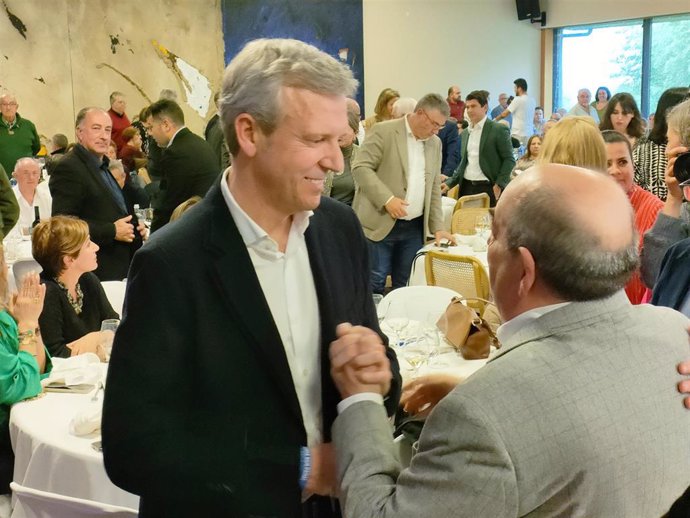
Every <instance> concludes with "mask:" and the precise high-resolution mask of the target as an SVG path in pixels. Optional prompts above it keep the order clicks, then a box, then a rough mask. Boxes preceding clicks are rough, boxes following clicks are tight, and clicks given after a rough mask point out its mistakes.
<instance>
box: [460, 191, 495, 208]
mask: <svg viewBox="0 0 690 518" xmlns="http://www.w3.org/2000/svg"><path fill="white" fill-rule="evenodd" d="M489 205H491V199H490V198H489V195H488V194H486V193H485V192H480V193H479V194H469V195H467V196H460V198H458V201H456V202H455V208H454V209H453V212H455V211H456V210H460V209H488V208H489Z"/></svg>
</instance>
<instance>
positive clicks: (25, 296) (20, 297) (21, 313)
mask: <svg viewBox="0 0 690 518" xmlns="http://www.w3.org/2000/svg"><path fill="white" fill-rule="evenodd" d="M45 296H46V287H45V285H44V284H41V281H40V278H39V276H38V274H37V273H36V272H30V273H28V274H27V275H26V276H25V277H24V279H23V280H22V284H21V286H20V287H19V292H18V293H14V294H13V295H12V297H11V298H10V304H9V306H10V307H9V310H10V314H11V315H12V316H13V317H14V318H15V320H16V321H17V327H18V328H19V332H20V333H22V332H24V331H28V330H34V329H36V328H37V327H38V317H39V316H40V315H41V311H43V301H44V299H45Z"/></svg>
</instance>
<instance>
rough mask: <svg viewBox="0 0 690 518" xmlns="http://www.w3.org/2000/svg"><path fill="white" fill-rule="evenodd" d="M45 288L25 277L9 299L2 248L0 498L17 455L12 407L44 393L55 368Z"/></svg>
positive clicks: (34, 276) (34, 277) (6, 489)
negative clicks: (45, 323) (42, 329)
mask: <svg viewBox="0 0 690 518" xmlns="http://www.w3.org/2000/svg"><path fill="white" fill-rule="evenodd" d="M45 292H46V289H45V286H43V285H41V284H40V282H39V277H38V274H37V273H34V272H32V273H30V274H28V275H26V277H24V280H23V282H22V285H21V287H20V289H19V293H14V294H12V296H11V297H9V298H8V297H7V296H6V293H7V267H6V266H5V260H4V254H3V253H2V247H0V300H3V301H4V300H7V301H8V303H7V304H1V305H0V494H8V493H9V492H10V487H9V486H10V482H11V481H12V472H13V468H14V454H13V453H12V445H11V444H10V437H9V435H10V434H9V416H10V406H11V405H13V404H14V403H17V402H18V401H22V400H23V399H27V398H31V397H34V396H37V395H38V394H40V392H41V379H42V378H44V377H45V376H46V375H47V373H48V372H50V369H51V367H52V365H51V362H50V356H49V355H48V354H47V353H46V350H45V347H44V346H43V341H42V340H41V336H40V333H39V332H38V316H39V315H40V314H41V310H42V309H43V299H44V297H45Z"/></svg>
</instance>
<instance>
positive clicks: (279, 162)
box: [103, 40, 400, 518]
mask: <svg viewBox="0 0 690 518" xmlns="http://www.w3.org/2000/svg"><path fill="white" fill-rule="evenodd" d="M356 84H357V83H356V81H355V79H354V78H353V77H352V73H351V72H350V70H349V69H348V68H347V67H345V66H344V65H342V64H340V63H339V62H337V61H336V60H335V59H333V58H332V57H330V56H328V55H326V54H324V53H322V52H321V51H319V50H317V49H316V48H314V47H312V46H310V45H307V44H305V43H302V42H298V41H294V40H257V41H254V42H251V43H249V44H248V45H247V46H246V47H245V48H244V49H243V50H242V51H241V52H240V53H239V54H238V55H237V56H236V57H235V59H234V60H233V61H232V62H231V63H230V65H229V66H228V69H227V70H226V72H225V77H224V80H223V93H222V101H221V119H222V121H223V125H224V133H225V135H226V138H227V141H228V148H229V150H230V152H231V154H232V156H233V165H232V168H230V169H228V170H227V171H225V172H224V174H223V176H222V177H221V179H220V181H219V182H215V184H214V186H213V187H212V188H211V190H210V191H209V193H208V194H207V196H206V197H205V198H204V200H202V201H201V202H200V203H199V204H197V205H196V206H195V207H193V208H192V209H191V210H190V211H189V212H188V213H185V214H184V216H183V217H182V218H181V219H180V220H179V221H177V222H175V223H174V224H172V225H167V226H166V227H164V228H163V229H161V230H160V231H159V232H157V233H156V234H154V235H153V236H152V238H151V240H150V242H149V243H148V244H147V245H146V246H145V247H144V248H143V249H142V250H141V251H140V252H139V253H138V254H137V255H136V256H135V258H134V261H133V264H132V268H131V273H130V277H129V279H128V287H127V296H126V301H125V308H124V318H123V321H122V324H121V325H120V328H119V329H118V332H117V336H116V338H115V345H114V348H113V355H112V358H111V364H110V368H109V372H108V380H107V384H108V390H107V394H106V397H105V402H104V409H103V445H104V459H105V465H106V469H107V471H108V475H109V476H110V477H111V479H112V480H113V481H114V482H115V483H116V484H117V485H118V486H120V487H122V488H124V489H126V490H128V491H130V492H133V493H135V494H138V495H141V504H140V516H141V517H142V518H146V517H157V516H160V517H163V516H165V517H168V518H169V517H176V516H180V517H181V516H185V517H188V516H204V517H206V516H208V517H211V516H213V517H224V516H227V517H269V516H275V517H278V516H280V517H300V518H331V517H337V516H339V504H338V502H337V501H336V500H334V499H332V498H329V496H328V495H333V494H335V485H336V482H335V462H334V454H333V448H332V446H331V444H330V441H331V438H330V430H331V424H332V423H333V421H334V420H335V417H336V413H337V411H336V405H337V403H338V401H339V400H340V398H339V395H338V392H337V390H336V388H335V385H334V383H333V380H332V379H331V377H330V374H329V358H328V347H329V344H330V343H331V342H332V341H334V340H335V339H336V326H337V325H338V324H340V323H342V322H351V323H353V324H355V325H356V326H361V327H362V328H368V329H370V330H372V332H374V333H376V334H377V336H379V337H380V339H381V340H384V341H385V340H386V339H385V336H384V335H383V334H382V333H381V331H380V329H379V326H378V319H377V317H376V311H375V308H374V304H373V300H372V296H371V290H370V288H369V269H368V259H367V252H366V250H367V247H366V240H365V238H364V235H363V233H362V229H361V227H360V226H359V224H358V221H357V218H356V216H355V214H354V213H353V212H352V210H351V209H350V208H349V207H348V206H347V205H345V204H342V203H338V202H336V201H333V200H330V199H328V198H323V199H322V198H321V191H322V189H323V184H324V179H325V177H326V174H327V172H328V171H338V170H342V169H343V158H342V153H341V151H340V148H339V146H338V138H339V137H340V135H342V134H343V133H344V131H345V129H346V127H347V109H346V96H350V95H352V94H353V92H354V89H355V87H356ZM386 350H387V357H388V359H389V361H390V364H391V367H390V368H389V376H388V381H389V387H390V390H388V391H387V392H386V393H387V397H386V408H387V409H388V412H389V414H390V413H392V412H393V411H394V409H395V408H396V406H397V402H398V399H399V394H400V377H399V374H398V366H397V361H396V359H395V354H394V353H393V352H392V351H391V350H390V349H388V348H386ZM317 495H325V496H317Z"/></svg>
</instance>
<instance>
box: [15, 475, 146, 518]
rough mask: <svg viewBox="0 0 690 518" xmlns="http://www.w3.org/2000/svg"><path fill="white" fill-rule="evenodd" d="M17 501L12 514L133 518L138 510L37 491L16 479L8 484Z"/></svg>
mask: <svg viewBox="0 0 690 518" xmlns="http://www.w3.org/2000/svg"><path fill="white" fill-rule="evenodd" d="M10 489H12V493H14V495H15V496H16V497H17V501H16V503H15V506H14V511H13V513H12V516H13V517H23V518H60V517H65V518H67V517H69V518H96V517H99V516H107V517H108V518H136V517H137V516H139V513H138V511H136V510H135V509H130V508H128V507H119V506H115V505H109V504H102V503H100V502H93V501H91V500H82V499H81V498H74V497H71V496H64V495H58V494H56V493H49V492H48V491H39V490H38V489H31V488H28V487H24V486H21V485H19V484H17V483H16V482H12V483H11V484H10Z"/></svg>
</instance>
